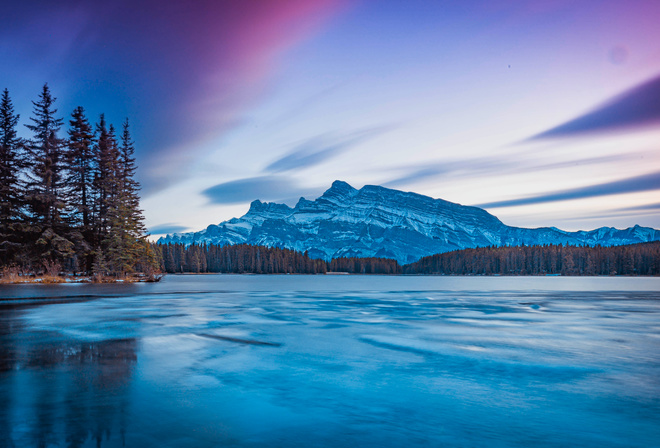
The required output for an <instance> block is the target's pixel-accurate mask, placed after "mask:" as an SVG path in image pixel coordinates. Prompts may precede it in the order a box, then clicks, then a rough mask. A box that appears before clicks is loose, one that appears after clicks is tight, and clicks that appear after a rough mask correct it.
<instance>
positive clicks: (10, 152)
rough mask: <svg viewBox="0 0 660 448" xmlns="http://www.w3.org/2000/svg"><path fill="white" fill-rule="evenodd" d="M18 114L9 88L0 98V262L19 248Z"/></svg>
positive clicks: (8, 259) (20, 207) (12, 256)
mask: <svg viewBox="0 0 660 448" xmlns="http://www.w3.org/2000/svg"><path fill="white" fill-rule="evenodd" d="M18 119H19V115H17V114H15V113H14V106H13V104H12V101H11V98H10V97H9V91H8V90H7V89H5V90H4V92H3V93H2V99H0V264H2V265H7V264H9V263H11V262H12V261H13V259H14V256H15V254H16V253H17V252H18V250H19V248H20V246H21V245H20V235H19V233H20V232H19V227H20V223H21V221H22V220H23V219H24V216H23V214H22V196H23V194H22V191H21V188H22V185H21V182H20V178H19V172H20V169H21V167H22V163H21V162H22V160H21V153H20V147H21V140H20V139H19V138H18V136H17V134H16V127H17V126H18Z"/></svg>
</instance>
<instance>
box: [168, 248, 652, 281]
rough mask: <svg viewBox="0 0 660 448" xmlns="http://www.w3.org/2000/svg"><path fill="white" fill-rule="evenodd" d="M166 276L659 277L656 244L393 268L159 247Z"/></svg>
mask: <svg viewBox="0 0 660 448" xmlns="http://www.w3.org/2000/svg"><path fill="white" fill-rule="evenodd" d="M158 247H160V249H161V251H162V260H163V266H162V268H163V270H165V271H166V272H168V273H184V272H187V273H236V274H243V273H253V274H324V273H327V272H345V273H349V274H385V275H386V274H410V275H420V274H421V275H575V276H577V275H647V276H653V275H660V241H654V242H650V243H639V244H631V245H627V246H613V247H601V246H596V247H586V246H563V245H561V244H560V245H545V246H510V247H480V248H475V249H463V250H457V251H453V252H447V253H443V254H437V255H432V256H429V257H424V258H422V259H421V260H419V261H417V262H415V263H411V264H407V265H404V266H401V265H399V264H398V263H397V262H396V260H391V259H387V258H335V259H333V260H331V261H324V260H319V259H312V258H310V257H309V256H308V255H307V254H306V253H301V252H296V251H293V250H289V249H282V248H274V247H265V246H252V245H248V244H238V245H234V246H217V245H191V246H188V247H185V246H184V245H183V244H164V245H160V246H158Z"/></svg>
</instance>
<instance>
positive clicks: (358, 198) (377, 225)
mask: <svg viewBox="0 0 660 448" xmlns="http://www.w3.org/2000/svg"><path fill="white" fill-rule="evenodd" d="M655 240H660V231H659V230H656V229H652V228H649V227H640V226H637V225H636V226H634V227H629V228H627V229H616V228H614V227H601V228H598V229H594V230H590V231H584V230H579V231H576V232H568V231H564V230H561V229H557V228H556V227H540V228H536V229H528V228H522V227H512V226H507V225H505V224H504V223H502V222H501V221H500V220H499V219H498V218H497V217H496V216H494V215H491V214H490V213H488V212H487V211H486V210H484V209H481V208H479V207H473V206H466V205H461V204H457V203H453V202H449V201H446V200H444V199H434V198H431V197H429V196H424V195H421V194H418V193H413V192H403V191H400V190H394V189H389V188H386V187H382V186H378V185H365V186H364V187H362V188H360V189H359V190H358V189H356V188H353V187H352V186H351V185H349V184H348V183H346V182H343V181H340V180H336V181H334V182H333V183H332V186H331V187H330V188H329V189H328V190H326V191H325V192H324V193H323V194H322V195H321V196H319V197H318V198H316V199H315V200H308V199H305V198H303V197H301V198H300V199H299V200H298V203H297V204H296V205H295V206H294V207H289V206H288V205H286V204H278V203H275V202H262V201H260V200H258V199H257V200H254V201H253V202H252V203H251V204H250V208H249V210H248V212H247V213H246V214H245V215H243V216H242V217H240V218H232V219H230V220H228V221H224V222H221V223H219V224H211V225H209V226H208V227H207V228H206V229H204V230H201V231H198V232H186V233H174V234H168V235H167V236H166V237H161V238H160V239H159V240H158V243H160V244H167V243H182V244H184V245H186V246H187V245H190V244H219V245H227V244H241V243H247V244H255V245H264V246H275V247H285V248H288V249H294V250H298V251H300V252H307V253H308V254H309V255H310V256H311V257H313V258H323V259H326V260H329V259H331V258H338V257H383V258H394V259H396V260H397V261H398V262H399V263H400V264H406V263H411V262H414V261H417V260H419V259H420V258H422V257H424V256H427V255H433V254H436V253H443V252H449V251H452V250H458V249H466V248H473V247H483V246H515V245H522V244H524V245H535V244H572V245H589V246H594V245H597V244H600V245H603V246H616V245H622V244H632V243H639V242H646V241H655Z"/></svg>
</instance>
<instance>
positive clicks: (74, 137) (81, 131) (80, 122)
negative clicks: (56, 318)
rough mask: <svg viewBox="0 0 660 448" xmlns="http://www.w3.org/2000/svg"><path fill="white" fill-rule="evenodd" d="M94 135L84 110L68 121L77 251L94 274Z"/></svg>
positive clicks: (72, 213) (70, 179) (70, 181)
mask: <svg viewBox="0 0 660 448" xmlns="http://www.w3.org/2000/svg"><path fill="white" fill-rule="evenodd" d="M93 143H94V133H93V131H92V126H91V125H90V124H89V121H88V120H87V117H85V110H84V109H83V108H82V107H77V108H76V109H75V110H74V111H73V113H72V114H71V120H70V121H69V139H68V145H67V146H68V151H67V152H66V165H67V171H68V174H69V181H68V188H69V201H70V208H71V224H72V225H73V226H74V227H75V228H76V229H77V230H78V232H79V234H80V235H81V238H79V241H80V243H81V244H79V245H78V246H79V247H78V252H79V255H80V256H81V257H83V258H84V260H85V262H84V268H85V270H86V271H91V270H92V266H93V262H94V259H93V253H92V248H93V247H94V239H95V234H94V213H93V212H94V177H95V176H96V174H97V171H98V161H97V159H96V156H95V153H94V147H93Z"/></svg>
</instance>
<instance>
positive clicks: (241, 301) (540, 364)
mask: <svg viewBox="0 0 660 448" xmlns="http://www.w3.org/2000/svg"><path fill="white" fill-rule="evenodd" d="M35 298H39V299H36V300H35ZM2 299H12V300H2ZM0 446H2V447H4V446H7V447H13V446H15V447H32V446H34V447H50V446H62V447H64V446H66V447H95V446H101V447H121V446H127V447H220V446H222V447H224V446H230V447H231V446H235V447H258V446H259V447H261V446H267V447H294V446H295V447H310V446H317V447H334V446H337V447H340V446H341V447H345V446H361V447H363V446H364V447H369V446H373V447H388V446H397V447H416V446H428V447H438V446H449V447H452V446H457V447H474V446H487V447H523V446H548V447H559V446H562V447H564V446H582V447H650V446H660V278H609V277H608V278H566V277H552V278H544V277H529V278H510V277H499V278H498V277H477V278H475V277H380V276H249V275H245V276H233V275H205V276H168V277H166V278H165V279H164V280H163V281H162V282H160V283H158V284H138V285H52V286H48V285H38V286H29V285H17V286H3V287H0Z"/></svg>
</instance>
